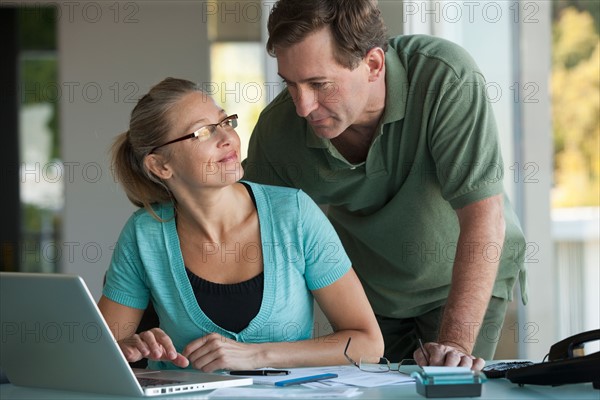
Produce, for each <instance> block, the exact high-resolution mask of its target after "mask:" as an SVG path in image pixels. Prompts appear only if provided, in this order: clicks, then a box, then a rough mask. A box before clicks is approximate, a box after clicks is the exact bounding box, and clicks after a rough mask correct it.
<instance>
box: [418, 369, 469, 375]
mask: <svg viewBox="0 0 600 400" xmlns="http://www.w3.org/2000/svg"><path fill="white" fill-rule="evenodd" d="M423 372H425V373H426V374H427V375H461V374H467V375H472V374H473V371H471V368H469V367H423Z"/></svg>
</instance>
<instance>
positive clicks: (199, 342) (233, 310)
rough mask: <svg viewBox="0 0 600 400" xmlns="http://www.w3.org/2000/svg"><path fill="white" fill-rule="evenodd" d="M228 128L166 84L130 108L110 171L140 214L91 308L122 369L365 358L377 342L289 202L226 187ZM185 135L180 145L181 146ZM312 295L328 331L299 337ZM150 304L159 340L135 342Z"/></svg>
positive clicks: (304, 203)
mask: <svg viewBox="0 0 600 400" xmlns="http://www.w3.org/2000/svg"><path fill="white" fill-rule="evenodd" d="M236 126H237V116H236V115H232V116H227V115H226V114H225V112H224V111H223V110H222V109H221V108H219V107H218V106H217V105H216V104H215V102H214V101H213V100H212V99H211V98H210V97H209V96H207V95H206V94H205V93H203V92H202V91H201V90H200V89H199V88H198V87H197V86H196V85H195V84H194V83H192V82H189V81H186V80H181V79H174V78H167V79H165V80H164V81H162V82H160V83H159V84H158V85H156V86H154V87H153V88H152V89H151V90H150V92H149V93H148V94H146V95H145V96H144V97H142V98H141V99H140V101H139V102H138V104H137V105H136V107H135V108H134V110H133V112H132V114H131V121H130V127H129V130H128V131H127V132H126V133H123V134H122V135H120V136H119V137H118V138H117V140H116V142H115V144H114V146H113V167H114V170H115V172H116V175H117V178H118V179H119V180H120V182H121V183H122V185H123V187H124V189H125V192H126V193H127V196H128V197H129V199H130V200H131V201H132V202H133V203H134V204H135V205H136V206H138V207H140V210H138V211H137V212H135V213H134V214H133V216H132V217H131V218H130V219H129V220H128V222H127V223H126V225H125V227H124V228H123V230H122V232H121V235H120V237H119V242H118V245H117V248H116V250H115V252H114V254H113V259H112V261H111V265H110V268H109V270H108V272H107V279H106V284H105V287H104V290H103V296H102V298H101V299H100V302H99V307H100V310H101V311H102V314H103V315H104V318H105V319H106V321H107V323H108V324H109V326H110V327H111V329H112V330H113V332H114V334H115V337H116V339H117V341H118V343H119V345H120V347H121V349H122V351H123V353H124V355H125V357H126V358H127V360H128V361H130V362H133V361H138V360H140V359H141V358H148V360H149V367H150V368H155V369H157V368H175V367H180V368H186V367H190V368H191V367H193V368H196V369H200V370H202V371H206V372H208V371H214V370H218V369H228V370H231V369H252V368H261V367H279V368H283V367H300V366H319V365H334V364H343V363H346V359H345V357H344V355H343V352H344V345H345V344H346V343H347V341H348V338H349V337H351V338H352V348H351V349H349V353H350V355H351V356H353V357H357V358H360V357H363V358H364V357H369V358H370V357H379V356H381V354H382V353H383V339H382V336H381V332H380V330H379V327H378V324H377V322H376V320H375V316H374V314H373V311H372V309H371V307H370V305H369V303H368V300H367V298H366V296H365V293H364V291H363V288H362V286H361V285H360V283H359V281H358V279H357V277H356V275H355V273H354V271H353V270H352V268H351V265H350V261H349V259H348V257H347V255H346V253H345V252H344V250H343V248H342V246H341V244H340V242H339V239H338V237H337V235H336V233H335V231H334V230H333V228H332V226H331V225H330V223H329V222H328V220H327V218H326V217H325V216H324V215H323V213H322V212H321V211H320V209H319V208H318V207H317V206H316V205H315V204H314V202H312V201H311V200H310V198H308V196H307V195H306V194H304V193H303V192H301V191H299V190H295V189H289V188H279V187H273V186H265V185H258V184H254V183H250V182H244V181H240V179H241V178H242V175H243V170H242V167H241V164H240V139H239V137H238V135H237V133H236V132H235V129H234V128H235V127H236ZM190 132H192V133H190ZM313 296H314V299H316V301H317V302H318V304H319V305H320V307H321V309H322V310H323V312H324V313H325V315H326V316H327V318H328V320H329V322H330V323H331V325H332V327H333V328H334V333H333V334H331V335H328V336H326V337H320V338H311V336H312V335H311V333H312V330H313V309H312V307H313ZM150 300H151V301H152V303H153V305H154V307H155V309H156V311H157V313H158V316H159V319H160V328H153V329H150V330H149V331H145V332H142V333H140V334H136V333H135V332H136V329H137V326H138V324H139V322H140V319H141V316H142V314H143V310H144V309H145V308H146V307H147V305H148V302H149V301H150Z"/></svg>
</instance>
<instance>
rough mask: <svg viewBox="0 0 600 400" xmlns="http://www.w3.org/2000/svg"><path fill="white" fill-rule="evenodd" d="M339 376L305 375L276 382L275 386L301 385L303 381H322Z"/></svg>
mask: <svg viewBox="0 0 600 400" xmlns="http://www.w3.org/2000/svg"><path fill="white" fill-rule="evenodd" d="M337 377H338V376H337V374H319V375H311V376H303V377H301V378H294V379H288V380H285V381H279V382H275V386H290V385H300V384H302V383H308V382H316V381H322V380H324V379H332V378H337Z"/></svg>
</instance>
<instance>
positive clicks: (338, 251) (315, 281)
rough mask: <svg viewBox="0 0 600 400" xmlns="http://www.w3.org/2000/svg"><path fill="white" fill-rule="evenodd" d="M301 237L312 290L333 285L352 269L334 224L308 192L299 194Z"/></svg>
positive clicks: (306, 270)
mask: <svg viewBox="0 0 600 400" xmlns="http://www.w3.org/2000/svg"><path fill="white" fill-rule="evenodd" d="M298 202H299V208H300V218H301V234H302V240H303V245H304V251H305V258H306V269H305V279H306V283H307V285H308V288H309V289H310V290H317V289H321V288H323V287H325V286H329V285H331V284H332V283H334V282H335V281H337V280H338V279H340V278H341V277H342V276H343V275H345V274H346V273H347V272H348V271H349V270H350V268H351V266H352V263H351V262H350V258H349V257H348V255H347V254H346V251H345V250H344V247H343V246H342V242H341V241H340V239H339V237H338V235H337V233H336V231H335V229H334V228H333V226H332V225H331V222H329V220H328V219H327V217H326V216H325V214H324V213H323V211H321V209H320V208H319V207H318V206H317V204H316V203H315V202H314V201H313V200H312V199H311V198H310V197H309V196H308V195H307V194H306V193H304V192H302V191H299V192H298Z"/></svg>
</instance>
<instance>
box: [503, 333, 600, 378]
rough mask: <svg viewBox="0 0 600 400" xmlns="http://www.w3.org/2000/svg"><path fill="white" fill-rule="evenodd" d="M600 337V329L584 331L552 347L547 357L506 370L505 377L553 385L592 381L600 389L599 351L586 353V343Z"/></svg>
mask: <svg viewBox="0 0 600 400" xmlns="http://www.w3.org/2000/svg"><path fill="white" fill-rule="evenodd" d="M596 340H600V329H595V330H592V331H587V332H583V333H580V334H577V335H574V336H571V337H568V338H566V339H564V340H561V341H560V342H558V343H555V344H554V345H553V346H552V347H550V352H549V353H548V361H547V362H541V363H538V364H533V365H529V366H526V367H521V368H517V369H513V370H509V371H507V372H506V378H507V379H508V380H510V381H511V382H512V383H518V384H519V385H525V384H531V385H552V386H558V385H563V384H566V383H584V382H593V386H594V389H600V351H597V352H595V353H592V354H588V355H584V354H583V347H584V344H585V343H587V342H591V341H596Z"/></svg>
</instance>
